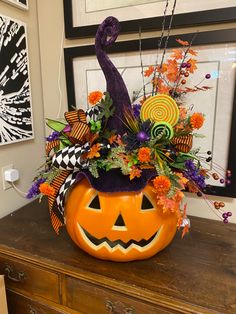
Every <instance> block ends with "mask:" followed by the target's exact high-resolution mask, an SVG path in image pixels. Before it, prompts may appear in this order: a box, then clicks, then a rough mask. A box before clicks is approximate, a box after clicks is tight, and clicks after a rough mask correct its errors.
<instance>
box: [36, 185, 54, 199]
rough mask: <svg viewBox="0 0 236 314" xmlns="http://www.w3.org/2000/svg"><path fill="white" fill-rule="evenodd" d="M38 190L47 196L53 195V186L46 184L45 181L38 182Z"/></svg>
mask: <svg viewBox="0 0 236 314" xmlns="http://www.w3.org/2000/svg"><path fill="white" fill-rule="evenodd" d="M39 191H40V193H42V194H44V195H47V196H53V195H54V194H55V189H54V187H53V186H51V185H50V184H48V183H47V182H45V183H42V184H40V186H39Z"/></svg>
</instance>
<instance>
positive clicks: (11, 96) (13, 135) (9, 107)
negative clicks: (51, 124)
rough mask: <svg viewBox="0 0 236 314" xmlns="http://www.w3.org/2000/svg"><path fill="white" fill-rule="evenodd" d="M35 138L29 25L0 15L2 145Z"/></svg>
mask: <svg viewBox="0 0 236 314" xmlns="http://www.w3.org/2000/svg"><path fill="white" fill-rule="evenodd" d="M32 138H33V125H32V110H31V93H30V79H29V63H28V49H27V38H26V26H25V24H24V23H22V22H20V21H16V20H13V19H12V18H9V17H6V16H2V15H0V145H4V144H10V143H14V142H17V141H24V140H28V139H32Z"/></svg>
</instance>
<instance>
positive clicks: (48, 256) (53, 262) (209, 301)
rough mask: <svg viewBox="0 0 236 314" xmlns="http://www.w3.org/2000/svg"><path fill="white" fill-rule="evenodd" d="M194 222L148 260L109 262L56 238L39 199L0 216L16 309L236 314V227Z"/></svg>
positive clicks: (20, 313) (22, 312)
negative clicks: (184, 233)
mask: <svg viewBox="0 0 236 314" xmlns="http://www.w3.org/2000/svg"><path fill="white" fill-rule="evenodd" d="M191 223H192V228H191V233H190V234H189V235H187V236H186V237H185V238H184V239H183V240H181V237H180V234H177V235H176V238H175V240H174V241H173V243H172V244H171V245H170V246H169V247H168V248H167V249H165V250H164V251H162V252H161V253H159V254H158V255H156V256H155V257H153V258H151V259H149V260H146V261H139V262H129V263H114V262H106V261H100V260H97V259H95V258H93V257H91V256H89V255H87V254H86V253H84V252H82V251H81V250H80V249H79V248H77V247H76V246H75V245H74V244H73V242H72V241H71V240H70V238H69V237H68V235H67V233H66V230H65V229H63V230H62V231H61V234H60V235H59V236H57V235H56V234H55V233H54V231H53V229H52V227H51V225H50V221H49V215H48V210H47V205H46V203H45V202H43V203H41V204H38V202H37V201H36V202H33V203H31V204H29V205H27V206H25V207H23V208H21V209H20V210H18V211H17V212H15V213H13V214H12V215H9V216H7V217H5V218H3V219H1V220H0V273H3V274H5V280H6V287H7V298H8V307H9V313H10V314H27V313H29V314H39V313H40V314H41V313H42V314H56V313H88V314H90V313H96V314H103V313H124V314H134V313H135V314H136V313H140V314H149V313H150V314H151V313H158V314H167V313H236V225H233V224H232V225H230V224H229V225H227V226H225V225H223V224H222V223H220V222H215V221H210V220H205V219H200V218H194V217H193V218H192V219H191ZM147 228H148V226H147ZM0 312H1V309H0Z"/></svg>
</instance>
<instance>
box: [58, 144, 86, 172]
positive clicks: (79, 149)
mask: <svg viewBox="0 0 236 314" xmlns="http://www.w3.org/2000/svg"><path fill="white" fill-rule="evenodd" d="M89 150H90V144H89V143H85V144H84V145H82V146H81V145H79V144H75V145H73V146H68V147H65V148H63V149H62V150H60V151H58V152H57V153H56V154H55V155H54V156H53V158H52V165H53V166H54V167H56V168H58V169H61V170H76V169H81V168H86V167H87V166H88V164H89V162H88V160H85V159H82V154H84V153H86V152H89Z"/></svg>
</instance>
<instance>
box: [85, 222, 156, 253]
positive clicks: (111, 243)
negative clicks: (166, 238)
mask: <svg viewBox="0 0 236 314" xmlns="http://www.w3.org/2000/svg"><path fill="white" fill-rule="evenodd" d="M80 230H81V231H82V233H83V234H84V236H86V238H87V239H88V240H89V241H90V242H91V243H92V244H93V245H95V246H97V247H98V246H102V245H105V246H109V247H110V248H111V249H113V248H115V247H116V246H117V247H118V246H119V247H120V248H123V249H128V248H130V247H133V246H135V247H140V248H141V249H144V248H145V247H146V246H148V245H149V244H150V243H151V242H152V241H154V239H156V238H157V237H158V235H159V232H160V229H159V230H158V232H155V233H154V234H153V235H152V236H151V237H150V238H149V239H148V240H145V239H142V240H140V241H136V240H129V241H128V242H127V243H125V242H123V241H122V240H115V241H111V240H109V239H108V238H107V237H104V238H101V239H97V238H95V237H94V236H92V235H91V234H90V233H89V232H88V231H87V230H85V229H84V228H82V227H81V226H80Z"/></svg>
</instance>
